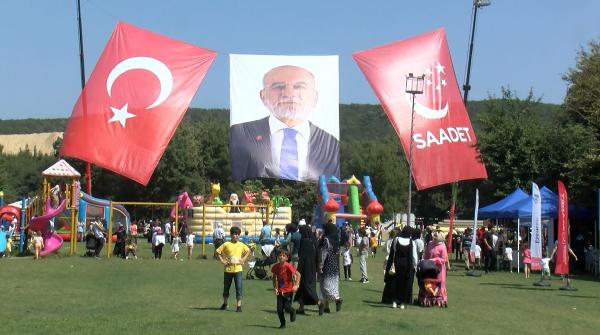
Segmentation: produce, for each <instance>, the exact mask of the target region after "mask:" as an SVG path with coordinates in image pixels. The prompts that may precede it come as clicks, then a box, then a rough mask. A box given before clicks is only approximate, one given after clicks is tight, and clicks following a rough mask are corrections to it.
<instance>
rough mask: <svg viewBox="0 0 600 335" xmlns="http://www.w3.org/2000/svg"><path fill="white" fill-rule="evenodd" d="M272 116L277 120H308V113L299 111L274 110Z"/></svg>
mask: <svg viewBox="0 0 600 335" xmlns="http://www.w3.org/2000/svg"><path fill="white" fill-rule="evenodd" d="M273 114H275V116H276V117H277V118H278V119H281V118H283V119H288V120H297V119H299V118H300V119H302V120H305V119H307V118H308V113H307V112H306V111H304V110H299V109H287V108H275V109H274V110H273Z"/></svg>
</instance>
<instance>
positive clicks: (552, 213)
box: [499, 186, 558, 271]
mask: <svg viewBox="0 0 600 335" xmlns="http://www.w3.org/2000/svg"><path fill="white" fill-rule="evenodd" d="M540 195H541V196H542V213H541V214H542V219H550V220H551V223H550V224H549V225H548V246H549V247H550V249H551V248H552V247H553V246H554V221H553V219H554V218H555V217H557V216H558V195H556V193H554V192H552V191H551V190H550V189H549V188H547V187H546V186H544V187H542V188H541V189H540ZM532 207H533V197H532V196H528V197H527V198H525V199H522V200H520V201H518V202H516V203H513V204H512V205H510V206H507V207H506V208H504V209H503V210H502V212H501V213H499V214H500V217H504V218H513V219H517V231H518V232H520V229H521V219H529V221H530V222H528V223H526V224H524V226H527V227H529V226H530V225H531V210H532ZM519 242H520V241H519V240H518V239H517V252H520V249H521V248H520V243H519ZM519 270H520V264H519V262H517V271H519Z"/></svg>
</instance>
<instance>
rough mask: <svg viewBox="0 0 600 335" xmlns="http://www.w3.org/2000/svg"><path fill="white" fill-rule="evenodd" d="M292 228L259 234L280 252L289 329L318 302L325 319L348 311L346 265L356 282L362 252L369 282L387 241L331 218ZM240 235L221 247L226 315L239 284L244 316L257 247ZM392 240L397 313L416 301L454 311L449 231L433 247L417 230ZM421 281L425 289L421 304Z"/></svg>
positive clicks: (389, 259)
mask: <svg viewBox="0 0 600 335" xmlns="http://www.w3.org/2000/svg"><path fill="white" fill-rule="evenodd" d="M285 231H286V234H285V235H284V236H280V237H276V236H274V235H272V234H271V228H270V227H269V226H268V224H266V223H265V224H264V225H263V229H262V231H261V234H260V237H259V244H260V245H263V246H267V245H272V246H271V248H270V249H269V250H273V251H272V252H273V253H274V255H275V256H274V258H273V259H274V263H275V264H274V265H273V266H272V268H271V275H272V280H273V291H274V293H275V295H276V298H277V299H276V300H277V302H276V306H277V314H278V317H279V321H280V327H281V328H284V327H286V318H285V313H286V312H287V313H288V314H289V320H290V322H294V321H295V320H296V315H297V314H305V313H306V311H305V306H310V305H313V306H314V305H316V306H317V307H318V314H319V315H324V314H327V313H331V312H332V309H333V307H332V306H335V310H336V312H340V311H341V310H342V304H343V299H342V295H341V293H340V285H339V283H340V279H341V270H342V269H341V268H340V264H342V266H343V272H344V279H345V280H348V281H350V280H352V273H351V269H352V262H353V258H354V252H353V250H354V249H356V253H357V256H358V257H359V258H360V266H359V269H360V274H361V283H363V284H368V283H369V276H368V269H367V258H368V257H369V256H373V255H374V254H376V252H377V248H378V246H379V244H380V242H379V241H378V240H380V239H381V232H380V231H379V230H378V229H376V228H375V227H371V226H369V225H366V226H364V227H360V228H358V227H353V226H352V225H351V224H350V223H349V222H346V223H344V225H342V226H341V227H337V226H336V225H335V224H334V223H333V222H332V221H331V220H330V221H328V222H327V223H325V224H324V225H323V227H322V229H316V228H315V227H312V226H311V225H309V224H307V223H306V222H305V221H304V220H301V221H300V222H299V223H298V224H289V225H287V226H286V228H285ZM240 234H241V230H240V228H239V227H232V228H231V229H230V236H231V240H230V241H227V242H224V243H223V244H221V245H220V246H219V247H217V248H216V250H215V257H216V258H217V259H218V260H219V261H220V262H221V263H222V264H223V266H224V275H223V293H222V297H223V303H222V305H221V307H220V309H222V310H227V309H228V306H229V305H228V299H229V291H230V289H231V284H232V283H234V284H235V292H236V308H235V309H236V311H237V312H241V311H242V297H243V290H242V282H243V276H242V264H244V262H245V261H246V260H247V259H248V257H250V255H251V249H250V248H248V246H246V244H244V243H243V242H242V241H241V238H240ZM389 235H390V237H389V239H388V240H387V241H386V242H385V243H384V245H383V250H384V252H385V262H384V266H383V271H384V273H385V276H384V278H385V279H384V290H383V295H382V298H381V302H382V303H384V304H389V305H391V307H393V308H397V307H400V308H405V306H406V305H408V304H413V303H417V304H420V305H422V306H439V307H447V292H446V270H447V269H449V266H450V264H449V260H448V255H447V253H446V244H445V242H444V237H445V236H444V234H442V233H441V232H439V231H434V232H433V233H432V239H431V241H429V243H428V244H427V245H425V244H424V242H423V240H422V238H421V231H420V230H419V229H416V228H411V227H404V228H403V229H394V230H392V231H391V232H390V234H389ZM415 276H416V278H417V281H418V283H419V292H418V295H417V299H415V300H414V301H413V283H414V278H415ZM295 303H297V304H298V305H297V306H296V305H295Z"/></svg>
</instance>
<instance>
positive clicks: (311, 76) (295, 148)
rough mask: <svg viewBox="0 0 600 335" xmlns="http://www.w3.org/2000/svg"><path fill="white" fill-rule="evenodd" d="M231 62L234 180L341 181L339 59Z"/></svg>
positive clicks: (242, 58) (233, 57)
mask: <svg viewBox="0 0 600 335" xmlns="http://www.w3.org/2000/svg"><path fill="white" fill-rule="evenodd" d="M229 61H230V100H231V114H230V115H231V128H230V133H229V154H230V161H231V173H232V175H233V178H234V179H235V180H244V179H247V178H255V177H266V178H281V179H289V180H299V181H310V182H315V181H317V180H318V179H319V176H321V175H326V176H332V175H333V176H337V177H339V175H340V159H339V75H338V56H264V55H230V56H229Z"/></svg>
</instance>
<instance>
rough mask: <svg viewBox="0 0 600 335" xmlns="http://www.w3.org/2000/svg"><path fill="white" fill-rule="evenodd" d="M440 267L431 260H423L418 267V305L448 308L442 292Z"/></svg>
mask: <svg viewBox="0 0 600 335" xmlns="http://www.w3.org/2000/svg"><path fill="white" fill-rule="evenodd" d="M439 274H440V269H439V267H438V266H437V265H436V264H435V263H434V262H433V261H432V260H429V259H423V260H421V261H420V262H419V264H418V266H417V275H416V276H417V283H418V285H419V297H418V303H419V304H420V305H421V306H424V307H431V306H438V307H448V305H447V304H446V302H445V301H444V299H443V297H442V295H441V292H440V285H441V283H440V281H439V280H438V275H439Z"/></svg>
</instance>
